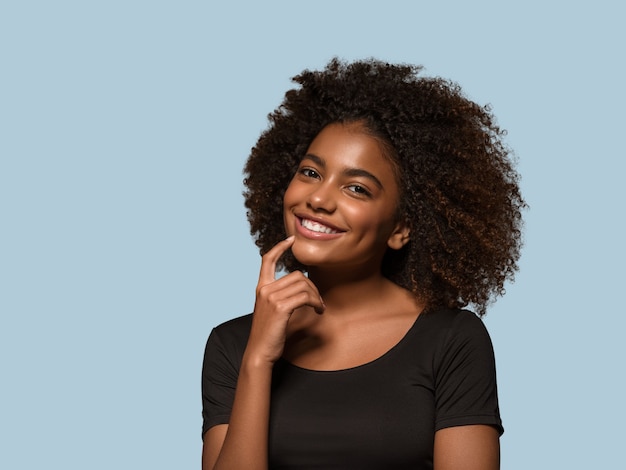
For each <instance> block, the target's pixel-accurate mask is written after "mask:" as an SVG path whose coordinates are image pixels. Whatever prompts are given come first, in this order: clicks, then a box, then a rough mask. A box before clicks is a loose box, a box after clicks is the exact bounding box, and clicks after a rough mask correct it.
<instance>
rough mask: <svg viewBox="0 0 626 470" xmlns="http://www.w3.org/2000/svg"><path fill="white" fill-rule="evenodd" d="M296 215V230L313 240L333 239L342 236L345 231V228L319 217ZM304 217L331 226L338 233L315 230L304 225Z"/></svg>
mask: <svg viewBox="0 0 626 470" xmlns="http://www.w3.org/2000/svg"><path fill="white" fill-rule="evenodd" d="M294 215H295V221H296V232H297V233H298V234H300V235H302V236H303V237H305V238H310V239H313V240H331V239H334V238H337V237H340V236H341V235H342V234H343V233H344V232H345V230H343V229H341V228H339V227H337V226H336V225H333V224H331V223H329V222H327V221H326V220H324V219H321V218H319V217H312V216H310V215H308V214H294ZM302 219H306V220H310V221H312V222H315V223H318V224H320V225H324V226H325V227H328V228H330V229H331V230H333V231H335V232H336V233H324V232H314V231H313V230H309V229H308V228H306V227H304V226H303V225H302Z"/></svg>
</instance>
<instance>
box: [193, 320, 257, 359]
mask: <svg viewBox="0 0 626 470" xmlns="http://www.w3.org/2000/svg"><path fill="white" fill-rule="evenodd" d="M251 327H252V314H248V315H244V316H241V317H237V318H233V319H232V320H228V321H226V322H224V323H222V324H220V325H218V326H216V327H215V328H213V330H212V331H211V334H210V335H209V339H208V341H207V345H206V350H205V360H207V359H213V360H217V359H218V358H219V357H224V358H228V360H229V362H234V363H236V364H237V363H239V362H240V361H241V357H242V356H243V352H244V350H245V349H246V344H247V343H248V337H249V336H250V328H251Z"/></svg>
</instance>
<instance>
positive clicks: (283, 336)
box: [202, 60, 524, 470]
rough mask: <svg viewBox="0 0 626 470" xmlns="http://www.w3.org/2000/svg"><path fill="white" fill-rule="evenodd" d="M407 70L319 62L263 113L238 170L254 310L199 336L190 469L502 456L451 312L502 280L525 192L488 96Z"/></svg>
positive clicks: (467, 321) (437, 463) (476, 331)
mask: <svg viewBox="0 0 626 470" xmlns="http://www.w3.org/2000/svg"><path fill="white" fill-rule="evenodd" d="M419 71H420V69H419V67H414V66H407V65H390V64H386V63H382V62H378V61H374V60H369V61H360V62H355V63H348V64H346V63H342V62H340V61H338V60H333V61H331V62H330V63H329V64H328V66H327V67H326V68H325V69H324V70H322V71H317V72H311V71H305V72H303V73H302V74H300V75H299V76H297V77H295V79H294V80H295V81H296V82H297V83H299V84H300V87H299V88H298V89H294V90H290V91H288V92H287V94H286V96H285V100H284V102H283V103H282V105H281V106H280V107H279V108H278V109H277V110H276V111H275V112H274V113H273V114H271V115H270V121H271V123H270V127H269V129H268V130H267V131H265V132H264V133H263V134H262V136H261V137H260V139H259V141H258V143H257V145H256V146H255V147H254V149H253V150H252V154H251V156H250V158H249V160H248V162H247V164H246V168H245V172H246V180H245V183H246V186H247V191H246V194H245V196H246V207H247V208H248V217H249V220H250V223H251V230H252V233H253V234H254V235H255V237H256V243H257V245H258V246H259V248H260V250H261V253H262V255H263V258H262V263H261V269H260V275H259V282H258V286H257V291H256V304H255V307H254V313H253V314H251V315H247V316H244V317H240V318H237V319H234V320H231V321H229V322H226V323H224V324H222V325H220V326H218V327H217V328H215V329H214V330H213V332H212V333H211V336H210V337H209V340H208V343H207V348H206V353H205V358H204V367H203V376H202V386H203V417H204V426H203V439H204V451H203V469H246V470H248V469H268V468H272V469H273V468H277V469H278V468H285V469H287V468H302V469H313V468H315V469H404V468H407V469H408V468H411V469H433V468H434V469H436V470H452V469H454V470H458V469H467V470H472V469H476V470H478V469H480V470H492V469H498V468H499V436H500V434H501V433H502V432H503V428H502V424H501V420H500V415H499V410H498V400H497V391H496V378H495V365H494V358H493V350H492V346H491V342H490V339H489V336H488V334H487V332H486V330H485V328H484V326H483V324H482V322H481V320H480V319H479V318H478V316H476V315H475V314H473V313H471V312H469V311H467V310H462V308H463V307H465V306H467V305H471V306H472V307H473V308H474V309H475V310H476V312H477V313H478V314H479V315H482V314H484V313H485V309H486V305H487V303H488V302H489V301H490V300H492V299H493V298H494V297H495V296H497V295H499V294H501V293H503V284H504V282H505V281H506V280H509V279H512V277H513V275H514V273H515V271H516V269H517V265H516V262H517V259H518V257H519V249H520V227H521V215H520V212H521V209H522V208H523V207H524V202H523V199H522V197H521V195H520V192H519V187H518V175H517V173H516V172H515V170H514V168H513V165H512V163H511V159H510V158H509V151H508V149H507V148H506V147H505V146H504V145H503V143H502V141H501V136H502V134H503V132H502V131H500V129H499V128H498V127H497V125H496V124H495V123H494V120H493V118H492V116H491V115H490V112H489V109H488V108H484V107H480V106H478V105H476V104H475V103H473V102H471V101H469V100H468V99H466V98H465V97H464V96H463V95H462V93H461V90H460V89H459V87H458V86H457V85H455V84H453V83H451V82H448V81H446V80H442V79H440V78H424V77H421V76H419ZM279 268H285V269H286V270H287V271H288V272H289V274H287V275H285V276H283V277H280V278H278V279H277V278H276V277H277V276H276V271H277V269H279Z"/></svg>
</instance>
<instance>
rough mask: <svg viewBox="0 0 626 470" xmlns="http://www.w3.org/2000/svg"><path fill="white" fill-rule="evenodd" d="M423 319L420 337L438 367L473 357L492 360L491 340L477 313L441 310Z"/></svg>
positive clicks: (435, 310) (420, 326)
mask: <svg viewBox="0 0 626 470" xmlns="http://www.w3.org/2000/svg"><path fill="white" fill-rule="evenodd" d="M420 317H421V318H419V323H420V325H419V330H418V331H419V335H420V338H421V340H422V341H423V342H424V344H425V345H427V346H425V347H427V348H428V350H429V351H430V354H431V355H432V356H431V357H432V358H433V359H434V360H435V363H440V361H445V360H446V359H451V358H456V359H459V358H460V357H469V356H473V357H476V356H478V357H481V358H483V359H486V360H492V359H490V358H492V357H493V345H492V343H491V338H490V337H489V333H488V331H487V328H486V327H485V325H484V323H483V321H482V320H481V319H480V318H479V317H478V316H477V315H476V314H475V313H473V312H470V311H468V310H461V309H447V308H439V309H431V310H428V311H425V312H423V313H422V314H421V315H420ZM459 354H460V355H459Z"/></svg>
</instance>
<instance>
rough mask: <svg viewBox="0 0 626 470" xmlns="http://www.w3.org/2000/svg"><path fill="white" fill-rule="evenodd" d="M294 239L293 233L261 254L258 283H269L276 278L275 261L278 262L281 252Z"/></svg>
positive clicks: (286, 248) (289, 245)
mask: <svg viewBox="0 0 626 470" xmlns="http://www.w3.org/2000/svg"><path fill="white" fill-rule="evenodd" d="M294 239H295V237H294V236H293V235H292V236H290V237H287V238H285V239H284V240H282V241H280V242H278V243H277V244H276V245H274V246H273V247H272V249H271V250H270V251H268V252H267V253H265V254H264V255H263V259H262V261H261V273H260V275H259V285H265V284H269V283H270V282H273V281H275V280H276V263H278V260H279V259H280V257H281V256H282V254H283V253H284V252H285V251H287V250H288V249H289V248H290V247H291V245H293V241H294Z"/></svg>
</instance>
